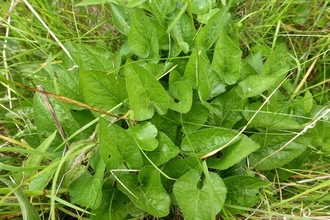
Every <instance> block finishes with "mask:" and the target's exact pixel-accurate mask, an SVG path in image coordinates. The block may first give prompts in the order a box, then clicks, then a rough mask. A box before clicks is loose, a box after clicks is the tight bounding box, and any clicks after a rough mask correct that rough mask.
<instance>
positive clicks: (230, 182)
mask: <svg viewBox="0 0 330 220" xmlns="http://www.w3.org/2000/svg"><path fill="white" fill-rule="evenodd" d="M223 182H224V183H225V185H226V187H227V190H228V191H227V198H226V202H225V204H228V205H235V206H242V207H246V208H250V207H252V206H254V205H255V204H257V203H258V202H259V201H260V197H259V196H258V193H259V190H260V188H261V187H266V186H267V185H268V183H267V182H265V181H262V180H260V179H257V178H255V177H252V176H232V177H228V178H225V179H223ZM227 208H228V210H229V211H230V212H231V213H232V214H238V213H242V212H244V210H240V209H234V208H230V207H227Z"/></svg>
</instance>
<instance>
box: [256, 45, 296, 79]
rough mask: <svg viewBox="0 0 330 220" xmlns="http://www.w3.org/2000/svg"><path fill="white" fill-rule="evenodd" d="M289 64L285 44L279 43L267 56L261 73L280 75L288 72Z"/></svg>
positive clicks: (264, 74) (283, 75)
mask: <svg viewBox="0 0 330 220" xmlns="http://www.w3.org/2000/svg"><path fill="white" fill-rule="evenodd" d="M289 69H290V66H289V64H288V56H287V51H286V46H285V44H281V45H280V46H278V47H277V48H276V49H275V50H274V51H272V52H271V54H270V55H269V57H268V58H267V60H266V62H265V64H264V67H263V69H262V73H261V75H263V76H282V78H284V77H285V75H286V74H287V73H288V71H289Z"/></svg>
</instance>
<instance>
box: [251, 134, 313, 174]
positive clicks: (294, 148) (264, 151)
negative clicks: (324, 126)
mask: <svg viewBox="0 0 330 220" xmlns="http://www.w3.org/2000/svg"><path fill="white" fill-rule="evenodd" d="M251 138H252V140H254V141H255V142H257V143H258V144H259V145H260V146H261V148H260V149H259V150H257V151H255V152H254V153H252V154H251V155H250V156H249V159H250V166H256V169H258V170H271V169H275V168H278V167H281V166H283V165H285V164H287V163H289V162H290V161H291V160H293V159H294V158H296V157H298V156H299V155H300V154H302V153H303V152H304V151H305V150H306V148H307V147H308V144H309V142H311V138H309V137H304V136H300V137H298V138H296V139H295V140H294V141H292V142H291V143H289V144H288V145H287V146H286V147H284V148H283V149H282V147H283V146H284V145H285V144H286V143H288V141H290V140H291V139H292V138H293V135H277V134H270V133H268V134H261V133H258V134H254V135H252V136H251Z"/></svg>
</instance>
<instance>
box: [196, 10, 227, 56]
mask: <svg viewBox="0 0 330 220" xmlns="http://www.w3.org/2000/svg"><path fill="white" fill-rule="evenodd" d="M227 13H228V8H227V7H222V8H221V10H220V11H219V12H217V13H216V14H214V15H213V16H212V17H211V18H210V20H208V22H207V24H206V25H205V27H203V28H202V29H201V31H200V32H199V34H198V35H197V38H196V45H197V46H198V48H199V49H201V50H205V51H207V50H209V49H210V47H211V46H212V45H213V44H214V42H215V41H216V40H217V39H218V37H219V35H220V34H221V32H222V31H223V29H224V27H225V25H226V22H227Z"/></svg>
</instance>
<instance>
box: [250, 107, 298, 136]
mask: <svg viewBox="0 0 330 220" xmlns="http://www.w3.org/2000/svg"><path fill="white" fill-rule="evenodd" d="M260 106H261V103H260V102H254V103H252V104H249V105H246V106H245V111H244V112H243V115H244V117H245V119H246V120H250V119H251V117H252V116H253V114H254V113H255V112H256V111H257V109H259V108H260ZM250 125H252V126H256V127H266V128H268V129H271V130H278V129H287V130H289V129H302V128H303V126H302V125H301V124H299V123H298V122H297V121H295V120H294V119H293V118H292V115H290V114H288V113H286V112H285V111H283V110H281V109H277V108H275V107H273V106H272V105H265V106H264V107H263V108H261V111H260V112H258V114H257V115H256V116H255V118H254V119H253V120H252V121H251V123H250Z"/></svg>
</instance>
